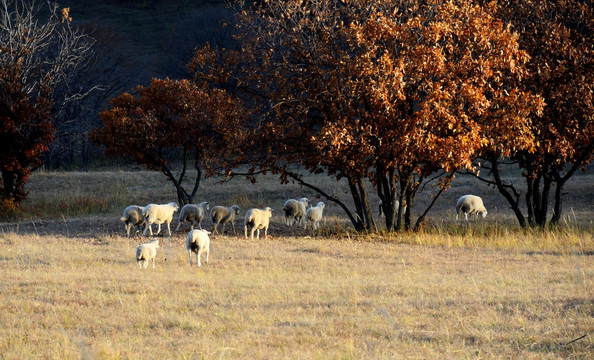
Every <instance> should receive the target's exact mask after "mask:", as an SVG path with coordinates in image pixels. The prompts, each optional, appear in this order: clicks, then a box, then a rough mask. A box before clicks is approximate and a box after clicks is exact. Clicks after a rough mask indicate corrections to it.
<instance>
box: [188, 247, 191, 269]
mask: <svg viewBox="0 0 594 360" xmlns="http://www.w3.org/2000/svg"><path fill="white" fill-rule="evenodd" d="M188 260H190V266H192V250H188Z"/></svg>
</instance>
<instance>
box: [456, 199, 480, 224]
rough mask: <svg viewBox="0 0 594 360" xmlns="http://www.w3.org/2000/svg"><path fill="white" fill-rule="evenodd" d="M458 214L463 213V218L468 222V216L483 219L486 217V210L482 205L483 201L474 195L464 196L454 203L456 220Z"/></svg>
mask: <svg viewBox="0 0 594 360" xmlns="http://www.w3.org/2000/svg"><path fill="white" fill-rule="evenodd" d="M460 213H464V217H465V218H466V220H468V215H473V214H474V215H475V216H478V215H479V214H481V216H482V217H483V218H484V217H485V216H487V209H485V205H483V199H481V198H480V197H479V196H476V195H464V196H461V197H460V198H459V199H458V202H457V203H456V220H458V216H459V215H460Z"/></svg>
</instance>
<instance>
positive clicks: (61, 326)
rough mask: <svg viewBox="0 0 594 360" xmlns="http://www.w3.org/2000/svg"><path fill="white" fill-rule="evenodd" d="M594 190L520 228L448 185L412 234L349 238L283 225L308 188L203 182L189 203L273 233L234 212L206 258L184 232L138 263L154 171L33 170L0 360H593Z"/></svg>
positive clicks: (328, 228) (165, 198)
mask: <svg viewBox="0 0 594 360" xmlns="http://www.w3.org/2000/svg"><path fill="white" fill-rule="evenodd" d="M320 184H322V185H324V186H329V187H331V188H333V189H334V190H333V192H334V193H335V194H338V195H340V194H344V190H345V186H344V185H342V184H332V183H331V182H329V181H328V180H327V179H320ZM592 184H593V182H592V177H591V174H584V175H582V176H580V177H578V178H576V179H575V181H574V182H573V183H571V184H570V185H571V186H568V192H569V193H570V194H569V195H568V198H569V199H568V200H567V201H566V209H565V210H566V212H567V213H566V216H565V217H564V221H563V224H562V226H561V227H560V228H558V229H556V230H554V231H551V232H542V231H538V230H534V231H523V230H520V229H518V228H517V226H516V225H515V222H514V219H513V217H512V216H511V211H510V210H509V209H507V207H506V206H505V205H504V204H503V203H502V202H501V200H500V199H498V196H497V194H496V193H494V191H493V190H490V189H488V188H481V185H479V184H475V183H474V182H472V181H470V180H467V179H459V180H457V182H456V183H455V184H454V187H453V188H452V189H450V190H449V191H448V194H447V197H444V199H442V201H441V202H440V203H439V204H440V205H438V207H437V208H436V209H435V211H433V212H432V213H431V215H430V216H431V219H430V220H429V222H428V224H427V227H426V228H425V230H424V231H423V232H421V233H418V234H398V235H386V234H383V235H382V234H379V235H378V234H373V235H357V234H354V233H353V231H352V230H350V227H349V224H348V223H347V222H346V220H345V218H344V216H343V215H342V214H341V213H340V212H339V210H338V208H337V207H336V206H332V205H329V206H328V209H327V210H328V212H327V217H326V220H325V222H324V224H323V228H322V229H321V231H320V232H319V233H316V234H314V233H311V232H309V231H307V232H306V231H303V230H302V229H289V228H287V227H286V225H284V224H283V223H282V219H281V216H280V215H281V206H282V202H283V201H284V199H286V198H288V197H301V196H309V197H310V198H314V194H312V193H310V192H308V191H306V190H305V189H300V188H299V187H298V186H296V185H285V186H281V185H278V184H277V183H276V182H274V180H273V179H272V180H270V179H262V181H258V182H257V183H256V184H250V183H247V182H243V181H239V180H233V181H231V182H228V183H223V184H221V183H218V182H217V181H216V180H215V179H208V180H206V181H205V182H204V184H203V186H202V187H201V190H200V194H201V195H200V196H199V197H198V199H197V200H198V201H203V200H208V201H210V202H211V204H212V205H215V204H227V205H230V204H232V203H237V204H239V205H240V206H241V208H242V212H241V215H243V214H244V213H245V210H246V209H247V208H248V207H252V206H264V205H268V206H271V207H273V208H276V209H277V211H278V212H277V213H276V215H275V217H274V218H273V223H272V226H271V230H270V234H271V236H270V237H269V238H268V239H266V240H264V239H261V240H259V241H256V240H245V239H243V238H242V236H241V232H240V231H239V229H240V228H241V226H240V223H241V221H237V223H236V225H237V226H236V228H237V229H238V233H237V234H236V235H234V234H232V233H227V234H225V235H222V236H217V237H214V238H212V243H211V257H210V260H211V261H210V263H208V264H204V263H203V266H202V268H200V269H199V268H197V267H195V266H194V267H190V266H189V265H188V258H187V253H186V251H185V246H184V238H185V235H186V234H187V231H188V227H187V226H186V227H183V228H182V229H183V231H182V230H180V232H178V233H175V234H174V235H173V236H172V237H171V238H168V237H160V238H159V239H160V241H161V244H162V246H161V248H160V249H159V252H158V255H157V261H156V268H155V269H151V268H150V267H149V269H145V270H140V269H138V268H137V267H136V263H135V261H134V254H135V249H136V247H137V245H138V244H139V243H141V242H146V241H148V238H142V237H141V236H140V235H139V234H137V235H135V236H134V237H132V238H130V239H128V238H126V237H125V233H124V229H123V225H122V223H121V222H120V221H119V217H120V216H121V211H122V210H123V208H124V207H125V205H127V204H133V203H136V204H139V205H145V204H146V203H149V202H169V201H172V200H175V196H174V194H175V192H174V189H173V186H172V185H171V184H167V182H166V181H165V180H164V178H163V176H162V175H160V174H158V173H149V172H144V171H135V172H123V171H122V172H119V171H106V172H89V173H48V172H45V173H44V172H40V173H36V174H35V175H33V177H32V178H31V181H30V183H29V185H28V189H29V190H30V191H31V195H30V198H29V200H27V202H26V203H25V204H23V209H22V211H21V213H20V215H19V218H18V220H14V221H10V222H5V223H1V224H0V294H1V295H0V296H1V301H0V358H2V359H32V358H35V359H37V358H44V359H45V358H47V359H54V358H55V359H80V358H84V359H140V358H150V359H163V358H171V359H197V358H205V359H211V358H223V359H236V358H249V359H295V358H299V359H312V358H313V359H394V358H403V359H479V358H480V359H588V358H591V357H592V354H594V238H593V224H592V212H593V209H592V205H591V204H592V196H593V195H592ZM469 191H473V192H475V193H479V192H482V193H481V194H482V195H483V196H484V197H485V199H486V201H485V202H486V205H487V207H488V209H489V216H488V217H487V218H486V219H485V220H484V221H479V222H470V223H458V224H457V223H456V222H455V221H454V220H453V212H454V211H453V205H452V201H453V202H454V203H455V199H456V198H457V196H459V195H461V194H462V193H465V192H469ZM343 197H344V195H343ZM322 200H323V199H322ZM422 201H424V200H422V199H421V200H419V202H421V203H422ZM173 224H174V226H176V225H177V221H176V220H175V221H174V222H173ZM203 225H204V226H205V227H207V228H210V226H211V222H210V220H205V221H204V222H203Z"/></svg>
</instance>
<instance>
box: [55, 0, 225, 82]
mask: <svg viewBox="0 0 594 360" xmlns="http://www.w3.org/2000/svg"><path fill="white" fill-rule="evenodd" d="M59 4H60V6H62V7H70V16H72V18H73V21H74V22H75V23H76V24H87V23H92V24H96V25H97V26H99V27H102V28H107V29H109V30H110V31H112V32H113V33H114V34H116V35H117V36H120V37H122V38H123V39H125V40H126V43H127V44H128V45H129V48H127V49H122V51H126V52H128V53H130V54H131V56H133V57H134V58H135V59H134V63H137V64H139V65H138V70H140V72H139V74H138V81H137V83H141V84H144V83H146V82H148V81H149V80H150V79H151V78H152V77H157V76H158V77H164V76H169V77H176V76H179V74H177V73H176V69H175V67H172V66H171V64H168V63H167V62H174V63H175V64H174V65H176V66H177V65H179V64H178V63H179V62H180V61H183V60H186V61H187V60H189V59H179V58H175V55H180V54H179V53H177V52H178V50H180V49H179V47H180V44H183V46H185V47H188V48H190V49H191V48H193V47H195V46H197V45H200V42H203V41H204V38H203V36H200V35H197V34H198V33H204V32H207V31H209V30H211V29H209V27H213V26H215V24H216V23H217V17H219V16H221V15H219V14H220V12H221V11H223V12H225V10H224V9H225V8H226V5H225V4H226V1H224V0H203V1H190V0H178V1H159V0H153V1H116V0H109V1H92V0H83V1H74V0H64V1H61V2H60V3H59ZM204 16H207V17H208V18H209V21H200V19H201V18H202V17H204ZM189 34H190V35H192V34H193V35H194V36H193V37H194V39H192V36H188V35H189ZM173 45H176V47H177V48H173V47H172V46H173ZM134 85H135V84H131V86H134Z"/></svg>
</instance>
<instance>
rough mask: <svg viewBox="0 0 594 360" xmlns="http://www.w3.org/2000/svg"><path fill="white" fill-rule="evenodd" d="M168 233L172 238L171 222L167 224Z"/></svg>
mask: <svg viewBox="0 0 594 360" xmlns="http://www.w3.org/2000/svg"><path fill="white" fill-rule="evenodd" d="M167 232H168V233H169V237H171V227H170V226H169V222H167Z"/></svg>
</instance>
